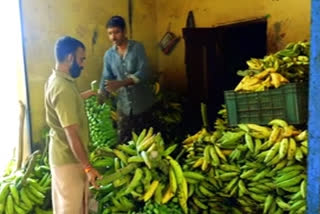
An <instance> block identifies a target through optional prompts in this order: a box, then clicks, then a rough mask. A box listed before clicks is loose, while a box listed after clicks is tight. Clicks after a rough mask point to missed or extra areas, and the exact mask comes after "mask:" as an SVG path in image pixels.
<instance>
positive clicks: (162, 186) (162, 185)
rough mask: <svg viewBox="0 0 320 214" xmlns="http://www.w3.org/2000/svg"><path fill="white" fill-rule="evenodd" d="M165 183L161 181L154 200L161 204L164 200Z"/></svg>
mask: <svg viewBox="0 0 320 214" xmlns="http://www.w3.org/2000/svg"><path fill="white" fill-rule="evenodd" d="M164 187H165V186H164V184H161V183H159V185H158V187H157V189H156V191H155V193H154V200H155V202H156V203H158V204H161V200H162V190H163V188H164Z"/></svg>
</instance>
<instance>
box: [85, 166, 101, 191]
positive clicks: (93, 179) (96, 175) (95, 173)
mask: <svg viewBox="0 0 320 214" xmlns="http://www.w3.org/2000/svg"><path fill="white" fill-rule="evenodd" d="M86 174H87V177H88V181H89V182H90V184H91V185H92V186H93V187H94V188H96V189H99V186H98V185H97V183H96V180H97V179H101V178H102V176H101V175H100V173H99V172H98V171H97V170H96V169H95V168H92V169H91V170H90V171H89V172H87V173H86Z"/></svg>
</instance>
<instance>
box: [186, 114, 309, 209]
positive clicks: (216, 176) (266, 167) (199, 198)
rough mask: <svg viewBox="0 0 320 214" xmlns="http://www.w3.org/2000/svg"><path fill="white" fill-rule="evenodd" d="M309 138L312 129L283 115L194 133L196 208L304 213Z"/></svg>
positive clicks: (192, 200)
mask: <svg viewBox="0 0 320 214" xmlns="http://www.w3.org/2000/svg"><path fill="white" fill-rule="evenodd" d="M307 142H308V141H307V131H302V130H297V129H296V128H295V127H293V126H291V125H288V124H287V123H286V122H285V121H283V120H279V119H275V120H272V121H271V122H270V123H269V126H259V125H255V124H240V125H239V127H238V128H233V129H230V128H229V129H228V130H216V131H214V132H213V133H211V132H208V131H207V130H205V129H202V130H201V131H199V132H198V133H196V134H195V135H193V136H189V137H188V138H187V139H186V140H185V141H184V147H185V149H186V151H187V155H186V158H185V160H184V164H183V170H184V176H185V178H186V180H187V183H188V189H189V195H188V196H189V200H188V205H189V208H190V210H191V213H201V212H202V213H270V214H271V213H272V214H274V213H286V212H288V213H304V211H305V210H306V201H305V197H306V156H307V153H308V149H307V148H308V145H307V144H308V143H307ZM212 209H214V210H215V211H214V212H212V211H211V210H212ZM209 210H210V212H209Z"/></svg>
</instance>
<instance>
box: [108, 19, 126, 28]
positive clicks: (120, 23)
mask: <svg viewBox="0 0 320 214" xmlns="http://www.w3.org/2000/svg"><path fill="white" fill-rule="evenodd" d="M113 27H118V28H120V29H121V30H124V29H125V28H126V22H125V21H124V19H123V18H122V17H121V16H112V17H111V18H110V19H109V20H108V22H107V24H106V28H113Z"/></svg>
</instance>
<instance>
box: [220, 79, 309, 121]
mask: <svg viewBox="0 0 320 214" xmlns="http://www.w3.org/2000/svg"><path fill="white" fill-rule="evenodd" d="M224 98H225V102H226V107H227V113H228V123H229V125H230V126H236V125H237V124H240V123H254V124H259V125H266V124H268V123H269V122H270V121H271V120H273V119H276V118H279V119H283V120H285V121H287V122H288V123H289V124H293V125H298V124H305V123H306V122H307V117H308V106H307V104H308V87H307V85H306V84H305V83H289V84H286V85H284V86H281V87H279V88H277V89H269V90H267V91H262V92H254V93H237V92H234V91H225V92H224Z"/></svg>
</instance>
